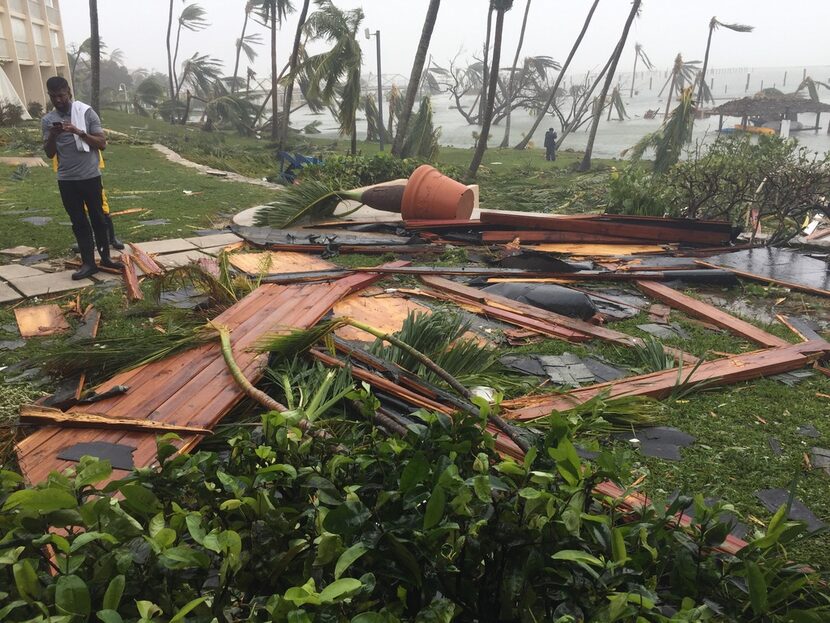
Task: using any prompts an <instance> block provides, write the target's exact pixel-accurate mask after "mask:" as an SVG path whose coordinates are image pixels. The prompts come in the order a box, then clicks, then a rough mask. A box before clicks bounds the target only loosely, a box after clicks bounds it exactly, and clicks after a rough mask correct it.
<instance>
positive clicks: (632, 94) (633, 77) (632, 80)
mask: <svg viewBox="0 0 830 623" xmlns="http://www.w3.org/2000/svg"><path fill="white" fill-rule="evenodd" d="M638 60H640V55H639V54H637V51H636V50H635V51H634V71H632V72H631V93H629V94H628V97H629V99H630V98H632V97H634V79H635V78H636V77H637V61H638Z"/></svg>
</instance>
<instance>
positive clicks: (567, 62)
mask: <svg viewBox="0 0 830 623" xmlns="http://www.w3.org/2000/svg"><path fill="white" fill-rule="evenodd" d="M598 4H599V0H594V3H593V4H592V5H591V10H590V11H588V16H587V17H586V18H585V23H583V24H582V30H581V31H580V32H579V36H578V37H577V38H576V41H574V44H573V47H572V48H571V51H570V52H569V53H568V58H566V59H565V64H564V65H562V69H560V70H559V75H558V76H557V77H556V82H555V83H554V85H553V89H552V90H551V92H550V97H549V98H548V101H547V103H546V104H545V106H544V108H542V110H540V111H539V114H538V115H537V117H536V121H534V122H533V126H531V128H530V130H528V132H527V134H526V135H525V137H524V138H523V139H522V140H520V141H519V142H518V143H517V144H516V146H515V147H514V148H513V149H526V148H527V144H528V143H529V142H530V140H531V139H532V138H533V134H534V133H535V132H536V130H538V129H539V126H540V125H542V121H544V119H545V115H547V114H548V110H549V109H550V107H551V106H552V105H553V102H554V100H556V92H557V91H558V90H559V85H560V83H561V82H562V78H563V77H564V76H565V72H567V71H568V67H569V66H570V64H571V60H572V59H573V57H574V54H576V51H577V50H578V49H579V45H580V44H581V43H582V38H583V37H584V36H585V32H586V31H587V30H588V26H589V25H590V23H591V18H592V17H593V16H594V11H595V10H596V8H597V5H598Z"/></svg>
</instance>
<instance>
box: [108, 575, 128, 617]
mask: <svg viewBox="0 0 830 623" xmlns="http://www.w3.org/2000/svg"><path fill="white" fill-rule="evenodd" d="M125 584H126V578H125V577H124V576H123V575H116V576H115V577H114V578H113V579H111V580H110V583H109V585H108V586H107V590H106V592H105V593H104V602H103V604H102V605H103V606H104V610H118V606H119V605H121V596H122V595H123V594H124V586H125Z"/></svg>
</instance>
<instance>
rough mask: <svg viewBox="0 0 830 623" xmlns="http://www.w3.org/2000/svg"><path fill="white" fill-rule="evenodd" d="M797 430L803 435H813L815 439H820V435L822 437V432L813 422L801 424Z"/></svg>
mask: <svg viewBox="0 0 830 623" xmlns="http://www.w3.org/2000/svg"><path fill="white" fill-rule="evenodd" d="M795 432H796V433H798V434H799V435H801V436H802V437H812V438H813V439H818V438H819V437H821V433H820V432H819V431H818V429H817V428H816V427H815V426H813V425H812V424H805V425H804V426H799V427H798V428H796V429H795Z"/></svg>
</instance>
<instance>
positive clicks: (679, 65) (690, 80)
mask: <svg viewBox="0 0 830 623" xmlns="http://www.w3.org/2000/svg"><path fill="white" fill-rule="evenodd" d="M699 64H700V61H684V60H683V55H681V54H679V53H678V55H677V56H676V57H675V58H674V64H673V65H672V70H671V73H670V74H669V77H668V78H667V79H666V82H665V84H664V85H663V88H662V89H660V93H658V97H659V96H660V95H662V94H663V91H665V90H666V87H667V86H668V87H669V94H668V97H667V98H666V112H665V113H663V118H664V119H667V118H668V116H669V110H670V109H671V104H672V100H673V99H674V95H675V93H677V94H678V95H681V94H682V93H683V91H684V90H685V89H686V85H687V84H688V85H691V84H694V81H695V79H696V78H695V77H696V76H697V75H698V74H699V72H698V70H697V66H698V65H699Z"/></svg>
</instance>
